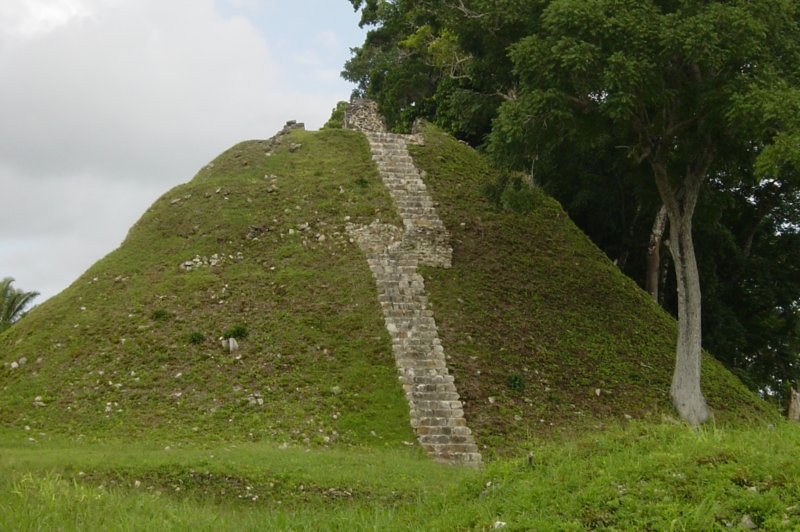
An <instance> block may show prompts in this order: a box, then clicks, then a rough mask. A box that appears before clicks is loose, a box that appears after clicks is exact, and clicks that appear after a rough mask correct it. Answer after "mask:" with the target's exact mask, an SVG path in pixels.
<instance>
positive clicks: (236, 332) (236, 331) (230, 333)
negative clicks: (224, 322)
mask: <svg viewBox="0 0 800 532" xmlns="http://www.w3.org/2000/svg"><path fill="white" fill-rule="evenodd" d="M248 334H249V333H248V332H247V327H245V326H244V325H234V326H233V327H228V328H227V329H226V330H225V332H224V333H222V337H223V338H236V339H237V340H244V339H245V338H247V335H248Z"/></svg>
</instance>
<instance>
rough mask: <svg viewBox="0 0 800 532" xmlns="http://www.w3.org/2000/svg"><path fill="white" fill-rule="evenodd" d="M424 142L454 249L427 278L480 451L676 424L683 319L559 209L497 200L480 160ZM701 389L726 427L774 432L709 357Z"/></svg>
mask: <svg viewBox="0 0 800 532" xmlns="http://www.w3.org/2000/svg"><path fill="white" fill-rule="evenodd" d="M423 134H424V138H425V144H424V146H419V147H413V148H412V154H413V156H414V160H415V163H416V164H417V166H418V167H419V168H420V169H421V170H423V171H424V172H425V173H426V177H425V181H426V184H427V186H428V190H429V191H430V193H431V195H432V196H433V199H434V201H436V202H437V203H438V205H439V207H438V209H439V216H440V217H441V218H442V220H443V221H444V224H445V226H447V227H448V228H449V230H450V232H451V241H452V245H453V268H452V269H451V270H441V269H436V268H428V269H426V270H425V271H424V272H423V275H424V277H425V280H426V284H425V286H426V289H427V290H428V293H429V295H430V298H431V300H432V302H433V304H434V308H435V311H436V319H437V322H438V325H439V334H440V336H441V338H442V343H443V345H444V346H445V349H446V352H447V354H448V355H449V357H450V364H451V371H453V372H454V373H455V377H456V384H457V386H458V389H459V392H460V393H461V397H462V400H464V401H465V402H466V405H465V412H466V417H467V419H468V420H469V423H470V426H471V428H472V429H473V431H474V432H475V433H476V436H477V439H478V441H479V443H483V444H488V446H489V447H490V448H492V449H497V450H501V449H504V448H506V449H508V448H509V447H510V446H509V445H508V442H509V441H516V440H524V439H525V438H526V437H529V436H531V435H537V434H541V433H542V432H550V431H552V430H559V429H566V430H568V431H571V429H591V428H595V427H599V426H602V425H603V424H604V423H605V422H606V421H608V420H619V421H623V422H624V420H626V419H627V418H628V416H630V417H633V418H639V417H643V416H647V415H651V414H659V415H660V414H662V413H667V414H670V415H671V414H672V412H673V411H672V407H671V405H670V401H669V386H670V381H671V378H672V370H673V367H674V360H675V337H676V334H677V329H676V326H675V322H674V320H673V319H672V318H671V317H670V316H668V315H667V314H666V313H665V312H663V311H662V309H661V308H660V307H658V305H657V304H656V303H655V302H654V301H653V300H652V299H651V298H650V297H649V296H648V295H647V294H646V293H645V292H644V291H642V290H641V289H640V288H639V287H637V286H636V284H635V283H634V282H633V281H631V280H630V279H629V278H627V277H626V276H625V275H623V274H622V273H621V272H620V271H619V269H618V268H617V267H616V266H615V265H614V264H613V263H612V262H611V261H610V260H608V258H607V257H606V256H605V255H604V254H603V253H602V252H601V251H600V250H599V249H598V248H597V247H596V246H594V245H593V244H592V243H591V241H590V240H589V239H588V238H587V237H586V236H585V235H584V234H583V233H582V232H581V231H580V230H579V229H578V228H577V227H576V226H575V225H574V224H573V223H572V222H571V221H570V220H569V218H568V217H567V215H566V214H565V213H564V211H563V210H562V209H561V206H560V205H559V204H558V203H557V202H556V201H555V200H553V199H552V198H549V197H547V196H546V195H544V194H543V193H542V192H540V191H539V190H538V189H536V188H534V187H527V186H524V185H523V184H519V183H518V184H517V186H516V189H518V190H515V185H514V183H513V181H511V182H510V183H509V184H508V186H507V188H506V189H505V190H504V191H503V190H494V191H493V192H492V191H487V186H491V185H495V184H496V183H498V181H499V180H500V179H499V175H498V174H497V173H496V172H494V171H493V170H492V169H491V168H489V167H488V165H487V164H486V162H485V161H484V160H483V159H482V158H481V157H480V156H479V155H478V154H477V153H476V152H475V151H474V150H472V149H470V148H469V147H467V146H465V145H464V144H462V143H459V142H457V141H456V140H455V139H453V138H452V137H450V136H449V135H446V134H444V133H442V132H441V131H440V130H438V129H436V128H434V127H432V126H427V127H426V128H425V129H424V131H423ZM492 195H494V196H495V197H496V198H498V199H499V201H493V200H491V199H490V198H491V197H492ZM503 205H505V206H507V207H506V208H503V207H502V206H503ZM703 390H704V393H705V394H706V398H707V400H708V402H709V404H710V406H711V407H712V409H713V411H714V413H715V415H716V418H717V420H718V421H723V422H724V421H729V420H743V419H751V420H762V421H764V422H766V421H769V420H774V419H775V415H776V414H775V412H774V410H773V409H772V407H770V406H768V405H767V404H766V403H764V402H763V401H761V400H760V399H758V398H757V397H755V396H754V395H753V394H752V393H751V392H750V391H748V390H747V389H746V387H745V386H744V385H743V384H742V383H741V382H740V381H739V380H738V379H737V378H735V377H734V376H733V375H732V374H731V373H729V372H728V371H727V370H725V369H724V368H723V367H722V365H721V364H720V363H718V362H717V361H716V360H714V359H713V358H711V357H709V356H706V357H705V360H704V363H703Z"/></svg>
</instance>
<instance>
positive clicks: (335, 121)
mask: <svg viewBox="0 0 800 532" xmlns="http://www.w3.org/2000/svg"><path fill="white" fill-rule="evenodd" d="M346 108H347V102H338V103H337V104H336V107H334V108H333V111H332V112H331V117H330V118H329V119H328V121H327V122H325V125H323V126H322V129H342V128H343V127H344V112H345V109H346Z"/></svg>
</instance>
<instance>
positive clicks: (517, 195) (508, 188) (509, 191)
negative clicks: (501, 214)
mask: <svg viewBox="0 0 800 532" xmlns="http://www.w3.org/2000/svg"><path fill="white" fill-rule="evenodd" d="M485 190H486V195H487V197H488V198H489V200H490V201H492V203H494V204H495V206H496V207H497V208H498V209H503V210H511V211H514V212H516V213H518V214H530V213H531V212H533V210H534V209H535V208H536V206H537V204H538V203H540V202H541V201H542V199H543V195H542V192H541V191H539V190H537V189H536V187H534V186H532V185H530V184H528V183H527V182H526V180H525V178H524V176H521V175H517V174H515V175H513V176H512V175H510V174H508V173H502V174H501V175H500V177H499V178H498V179H497V180H496V181H495V182H494V183H492V184H490V185H487V186H486V187H485Z"/></svg>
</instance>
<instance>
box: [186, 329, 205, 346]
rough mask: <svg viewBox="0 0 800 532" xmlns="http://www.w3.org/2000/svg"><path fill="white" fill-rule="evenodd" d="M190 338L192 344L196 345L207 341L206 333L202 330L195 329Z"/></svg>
mask: <svg viewBox="0 0 800 532" xmlns="http://www.w3.org/2000/svg"><path fill="white" fill-rule="evenodd" d="M188 340H189V343H190V344H194V345H197V344H202V343H203V342H205V341H206V335H205V334H203V333H201V332H198V331H195V332H193V333H191V334H190V335H189V338H188Z"/></svg>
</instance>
